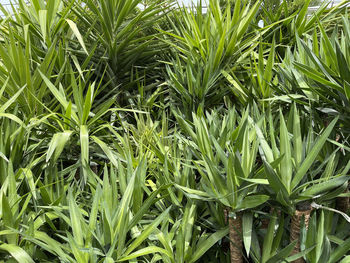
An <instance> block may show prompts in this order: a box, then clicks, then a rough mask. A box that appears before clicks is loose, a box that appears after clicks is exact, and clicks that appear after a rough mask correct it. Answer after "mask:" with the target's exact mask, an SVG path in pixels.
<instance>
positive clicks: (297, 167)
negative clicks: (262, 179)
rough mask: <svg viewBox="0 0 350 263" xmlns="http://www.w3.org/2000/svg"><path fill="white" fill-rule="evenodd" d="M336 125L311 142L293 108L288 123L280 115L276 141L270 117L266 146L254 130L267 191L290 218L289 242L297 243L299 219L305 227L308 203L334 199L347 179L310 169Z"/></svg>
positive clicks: (308, 133) (312, 135)
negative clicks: (259, 142) (331, 197)
mask: <svg viewBox="0 0 350 263" xmlns="http://www.w3.org/2000/svg"><path fill="white" fill-rule="evenodd" d="M336 121H337V119H334V120H333V121H332V122H331V123H330V124H329V126H328V127H327V128H326V129H325V130H324V131H323V132H322V133H321V134H320V135H319V138H318V139H317V140H315V139H314V134H313V130H312V126H311V125H312V124H310V127H309V132H307V133H306V134H303V133H302V130H301V124H300V117H299V113H298V110H297V109H296V106H295V105H294V106H293V108H292V110H291V111H290V117H289V119H288V122H286V121H285V120H284V117H283V114H282V112H281V111H280V129H279V137H276V134H275V132H276V131H275V129H274V123H273V120H272V117H271V115H270V120H269V122H270V123H269V129H270V131H269V134H270V142H271V144H270V145H269V144H268V143H267V141H266V140H265V138H264V136H263V134H262V132H261V130H260V128H257V132H258V136H259V137H260V140H261V148H262V153H263V155H262V157H263V161H264V172H265V175H266V177H267V179H268V181H269V186H268V190H269V192H270V194H271V195H272V197H273V199H274V200H275V201H277V202H278V203H279V204H280V205H282V207H283V208H284V209H285V211H286V212H287V213H289V214H290V215H292V216H293V217H292V222H291V241H294V240H299V229H300V220H301V218H303V217H304V220H305V224H307V221H308V218H309V216H310V212H311V206H310V203H311V201H310V200H312V199H315V198H322V196H325V195H326V194H328V195H333V194H335V195H337V194H340V193H341V192H339V189H340V191H342V190H344V189H345V188H346V184H347V180H348V176H346V175H342V174H332V173H329V172H327V169H325V171H324V172H322V170H320V169H312V167H314V166H315V165H316V163H318V161H317V157H318V155H319V153H320V151H321V149H322V147H323V145H324V144H325V143H326V140H327V138H328V137H329V135H330V134H331V132H332V130H333V128H334V126H335V124H336ZM288 128H289V129H288ZM289 132H292V133H293V137H290V135H289ZM328 161H329V160H328V159H325V160H324V161H323V162H321V167H324V165H325V164H326V163H327V162H328ZM308 200H309V201H308ZM298 242H299V241H298ZM299 249H300V246H299V243H297V245H296V247H295V251H294V253H298V252H299Z"/></svg>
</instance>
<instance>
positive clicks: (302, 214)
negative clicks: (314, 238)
mask: <svg viewBox="0 0 350 263" xmlns="http://www.w3.org/2000/svg"><path fill="white" fill-rule="evenodd" d="M310 214H311V209H309V210H305V211H300V210H296V211H295V213H294V215H293V217H292V222H291V226H290V242H293V241H294V240H297V243H296V244H295V247H294V249H293V251H292V255H295V254H298V253H299V252H300V226H301V220H302V219H304V222H305V227H306V229H307V228H308V226H309V219H310ZM304 262H305V260H304V259H303V258H298V259H297V260H294V261H293V263H304Z"/></svg>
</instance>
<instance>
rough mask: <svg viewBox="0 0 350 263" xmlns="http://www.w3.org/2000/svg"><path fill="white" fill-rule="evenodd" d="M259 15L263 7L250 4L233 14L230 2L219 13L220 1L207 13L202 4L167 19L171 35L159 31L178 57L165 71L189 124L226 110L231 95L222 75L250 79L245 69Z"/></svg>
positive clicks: (238, 4) (214, 1) (255, 40)
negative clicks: (221, 106) (211, 112)
mask: <svg viewBox="0 0 350 263" xmlns="http://www.w3.org/2000/svg"><path fill="white" fill-rule="evenodd" d="M258 9H259V2H257V3H256V4H255V5H252V6H251V5H249V4H248V1H235V4H234V6H233V10H232V9H231V2H230V1H228V3H227V5H226V6H225V7H224V8H221V7H220V3H219V1H218V0H211V1H209V7H208V11H207V12H206V13H203V10H202V5H201V4H199V5H198V6H197V7H196V8H195V9H193V10H191V9H186V8H183V9H181V11H180V12H174V14H173V15H172V16H169V23H170V25H171V26H172V28H171V30H170V31H167V32H165V31H161V32H163V33H164V34H165V35H166V37H165V41H166V43H168V44H169V45H171V46H172V47H173V53H174V55H173V56H172V58H171V59H170V63H171V64H170V65H168V66H167V73H168V85H169V86H170V88H171V91H172V94H173V96H172V98H173V100H174V102H176V103H177V105H181V107H182V108H183V112H184V114H185V116H186V118H189V119H190V118H191V117H192V112H197V110H199V111H205V110H207V109H210V108H211V107H213V106H215V105H219V104H222V103H223V101H224V100H223V98H224V97H225V96H227V95H229V94H231V93H232V90H231V89H230V86H229V85H226V82H225V77H224V75H223V73H222V72H223V71H224V70H226V71H228V72H229V73H230V74H231V75H233V76H234V78H240V75H241V74H243V75H244V76H246V75H245V74H246V70H245V68H244V66H246V65H248V64H249V56H250V54H251V53H252V52H253V50H254V49H255V48H256V46H257V45H258V40H259V34H257V33H256V32H255V31H254V30H253V29H252V27H251V22H252V21H253V19H254V17H255V15H256V13H257V11H258ZM233 91H235V90H233ZM233 93H234V94H235V92H233ZM235 95H237V96H241V94H235Z"/></svg>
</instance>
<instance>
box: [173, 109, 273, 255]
mask: <svg viewBox="0 0 350 263" xmlns="http://www.w3.org/2000/svg"><path fill="white" fill-rule="evenodd" d="M248 114H249V110H246V111H245V112H244V114H243V116H242V117H239V115H238V114H237V112H236V111H235V110H234V109H233V110H229V111H228V112H227V113H226V114H223V115H221V114H220V113H219V112H217V111H212V112H211V113H207V114H206V115H205V116H204V115H203V116H196V115H193V123H189V122H187V121H185V120H184V119H182V118H181V117H180V116H177V120H178V122H179V123H180V125H181V126H182V129H183V132H184V133H185V137H184V138H183V140H184V142H185V143H186V144H188V147H189V148H190V149H191V151H193V157H194V160H193V163H194V165H195V166H196V170H197V171H198V173H199V176H200V177H199V181H200V183H199V185H198V189H191V188H188V187H183V186H180V185H178V186H177V187H178V188H179V189H182V190H183V191H184V192H185V193H188V194H190V195H189V196H191V197H193V196H197V198H199V199H207V200H215V201H216V202H217V203H219V204H221V205H222V206H223V207H224V208H225V209H226V211H227V213H228V218H229V225H230V241H231V261H232V262H242V260H243V256H242V251H241V250H242V238H241V235H242V221H241V220H242V218H241V217H242V212H243V211H247V210H249V209H252V208H255V207H257V206H259V205H261V204H263V203H264V202H266V201H267V200H268V196H267V195H264V194H257V193H256V192H255V190H256V186H257V184H260V183H266V181H265V180H264V179H256V178H255V177H256V175H257V169H258V168H259V165H258V163H257V152H258V148H259V141H258V140H257V136H256V132H255V128H254V125H252V123H251V121H249V120H250V118H249V117H248ZM246 249H247V250H249V246H247V247H246Z"/></svg>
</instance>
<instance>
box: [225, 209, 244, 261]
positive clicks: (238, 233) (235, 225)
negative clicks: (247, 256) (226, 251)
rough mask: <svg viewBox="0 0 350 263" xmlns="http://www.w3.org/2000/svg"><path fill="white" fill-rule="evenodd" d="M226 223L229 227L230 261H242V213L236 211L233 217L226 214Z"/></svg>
mask: <svg viewBox="0 0 350 263" xmlns="http://www.w3.org/2000/svg"><path fill="white" fill-rule="evenodd" d="M227 213H229V211H227ZM228 223H229V228H230V254H231V263H243V254H242V251H243V242H242V215H241V214H240V213H236V215H235V217H233V216H230V214H228Z"/></svg>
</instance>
